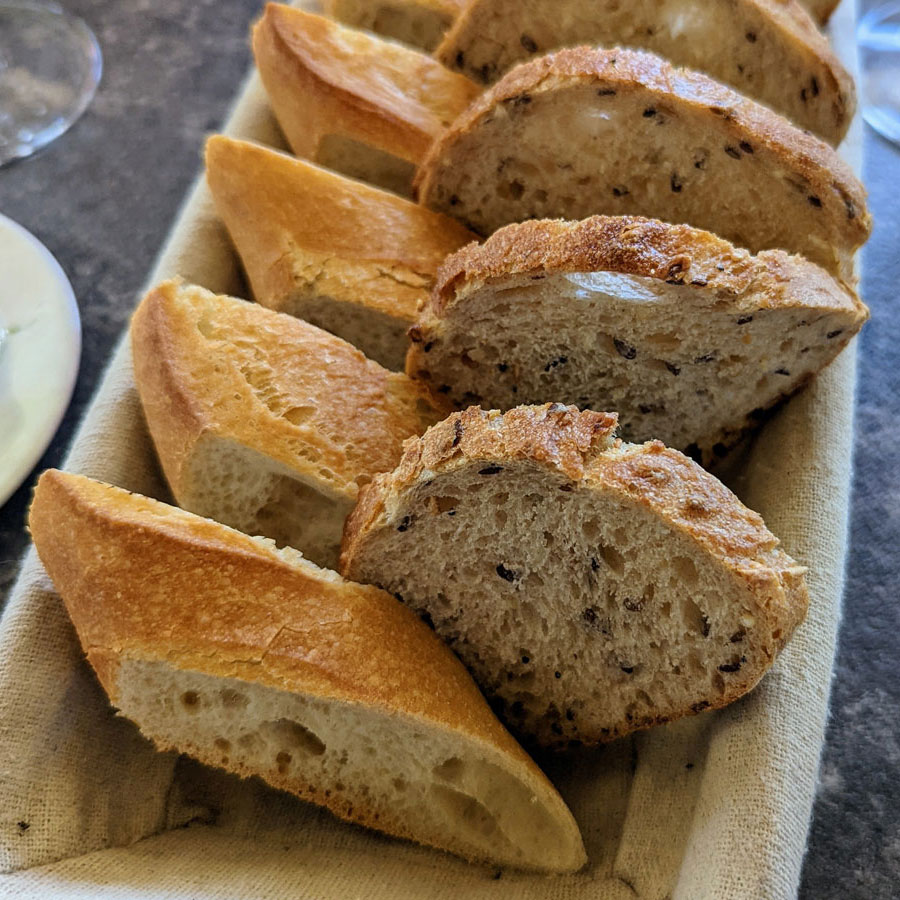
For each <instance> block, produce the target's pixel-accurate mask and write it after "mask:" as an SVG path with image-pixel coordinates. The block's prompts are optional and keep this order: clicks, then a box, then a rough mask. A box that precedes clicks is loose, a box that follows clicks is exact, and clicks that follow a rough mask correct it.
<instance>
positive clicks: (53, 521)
mask: <svg viewBox="0 0 900 900" xmlns="http://www.w3.org/2000/svg"><path fill="white" fill-rule="evenodd" d="M30 525H31V532H32V535H33V537H34V543H35V546H36V548H37V551H38V554H39V555H40V558H41V561H42V562H43V563H44V565H45V567H46V568H47V572H48V573H49V575H50V577H51V578H52V579H53V582H54V584H55V585H56V588H57V590H58V591H59V593H60V594H61V595H62V598H63V601H64V602H65V604H66V609H67V610H68V612H69V615H70V616H71V618H72V622H73V623H74V625H75V629H76V631H77V632H78V636H79V638H80V640H81V645H82V647H83V648H84V650H85V652H86V653H87V657H88V661H89V662H90V664H91V665H92V666H93V667H94V670H95V671H96V673H97V676H98V678H99V679H100V683H101V684H102V685H103V687H104V689H105V690H106V692H107V694H108V695H109V699H110V700H111V702H112V703H113V705H114V706H116V707H117V708H118V709H119V711H120V712H121V714H122V715H124V716H126V717H127V718H129V719H132V720H133V721H134V722H136V723H137V725H138V726H139V727H140V729H141V731H142V732H143V733H144V734H145V735H146V736H147V737H149V738H150V739H151V740H152V741H153V742H154V743H155V744H156V745H157V746H158V747H159V748H160V749H161V750H177V751H179V752H181V753H187V754H189V755H190V756H193V757H195V758H196V759H199V760H200V761H201V762H204V763H207V764H208V765H212V766H216V767H219V768H223V769H227V770H229V771H231V772H235V773H237V774H239V775H242V776H249V775H258V776H260V777H261V778H263V779H265V781H267V782H268V783H269V784H271V785H273V786H274V787H277V788H280V789H281V790H285V791H288V792H290V793H292V794H296V795H297V796H298V797H302V798H303V799H305V800H310V801H312V802H313V803H317V804H319V805H321V806H325V807H327V808H328V809H330V810H331V811H332V812H333V813H335V814H336V815H337V816H339V817H340V818H342V819H346V820H348V821H350V822H357V823H359V824H361V825H366V826H368V827H370V828H376V829H378V830H379V831H384V832H386V833H387V834H392V835H396V836H398V837H403V838H409V839H411V840H414V841H418V842H419V843H422V844H427V845H429V846H432V847H438V848H440V849H442V850H448V851H449V852H451V853H456V854H458V855H460V856H463V857H466V858H467V859H473V860H485V861H490V862H493V863H499V864H502V865H511V866H516V867H521V868H528V869H537V870H545V871H551V872H556V871H572V870H575V869H578V868H580V867H581V865H582V864H583V863H584V862H585V854H584V848H583V846H582V842H581V837H580V835H579V833H578V827H577V825H576V824H575V821H574V819H573V818H572V816H571V814H570V813H569V811H568V809H567V808H566V806H565V804H564V803H563V801H562V799H561V798H560V797H559V795H558V794H557V793H556V791H555V790H554V789H553V787H552V785H551V784H550V782H549V781H547V779H546V778H545V777H544V776H543V775H542V774H541V772H540V771H539V770H538V768H537V767H536V766H535V765H534V763H533V762H532V761H531V760H530V759H529V758H528V757H527V756H526V755H525V753H524V752H523V751H522V750H521V749H520V748H519V747H518V746H517V744H516V743H515V741H513V739H512V738H511V737H510V736H509V734H508V733H507V732H506V731H504V729H503V728H502V726H501V725H500V723H499V722H498V721H497V720H496V719H495V718H494V716H493V715H492V714H491V712H490V710H489V709H488V706H487V704H486V703H485V702H484V700H483V699H482V697H481V695H480V694H479V693H478V690H477V688H476V687H475V685H474V684H473V683H472V679H471V678H470V677H469V676H468V675H467V674H466V672H465V670H464V669H463V667H462V665H460V663H459V662H458V661H457V660H456V659H455V657H454V656H453V654H452V653H451V652H450V651H449V650H448V649H447V648H446V647H445V646H443V644H441V642H440V641H439V640H438V639H437V638H436V637H435V636H434V634H432V633H431V632H430V631H429V629H428V628H427V627H426V626H425V625H423V624H422V623H421V622H420V621H418V620H417V619H416V617H415V616H414V615H413V614H412V613H411V612H410V611H409V610H407V609H405V608H404V607H403V605H402V604H400V603H397V602H396V601H395V600H394V599H393V598H392V597H390V596H388V595H387V594H385V593H383V592H382V591H378V590H375V589H373V588H367V587H362V586H360V585H356V584H351V583H349V582H346V581H343V580H342V579H341V578H340V577H339V576H338V575H336V574H334V573H333V572H325V571H322V570H321V569H318V568H316V567H315V566H313V565H311V564H310V563H308V562H307V561H306V560H304V559H303V558H302V557H300V556H299V554H296V553H293V552H291V551H289V550H281V551H279V550H276V549H275V548H274V547H273V546H272V545H271V543H270V542H268V541H264V540H260V539H253V538H249V537H247V536H246V535H243V534H240V533H239V532H237V531H232V530H231V529H229V528H225V527H224V526H222V525H219V524H217V523H215V522H210V521H209V520H206V519H202V518H199V517H197V516H194V515H191V514H190V513H186V512H183V511H181V510H179V509H175V508H174V507H171V506H166V505H165V504H163V503H159V502H157V501H156V500H150V499H148V498H146V497H141V496H138V495H135V494H130V493H128V492H127V491H123V490H121V489H119V488H116V487H110V486H109V485H104V484H100V483H99V482H96V481H91V480H90V479H88V478H84V477H82V476H79V475H70V474H66V473H63V472H57V471H53V470H50V471H48V472H45V473H44V474H43V475H42V476H41V479H40V481H39V482H38V487H37V490H36V492H35V498H34V503H33V505H32V508H31V517H30Z"/></svg>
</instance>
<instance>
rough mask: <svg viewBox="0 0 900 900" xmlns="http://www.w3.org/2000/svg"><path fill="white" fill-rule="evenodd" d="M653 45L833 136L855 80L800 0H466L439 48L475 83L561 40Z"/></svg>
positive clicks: (846, 119)
mask: <svg viewBox="0 0 900 900" xmlns="http://www.w3.org/2000/svg"><path fill="white" fill-rule="evenodd" d="M576 44H593V45H599V46H604V47H615V46H623V47H634V48H638V49H644V50H650V51H652V52H653V53H658V54H659V55H660V56H663V57H665V58H666V59H668V60H669V61H670V62H672V63H674V64H676V65H679V66H689V67H690V68H693V69H696V70H697V71H700V72H704V73H705V74H707V75H709V76H710V77H712V78H715V79H716V80H717V81H720V82H722V83H723V84H728V85H731V87H733V88H734V89H735V90H737V91H739V92H740V93H742V94H744V95H746V96H747V97H750V98H752V99H754V100H757V101H759V102H760V103H763V104H765V105H766V106H768V107H770V108H771V109H774V110H775V111H776V112H779V113H781V114H782V115H784V116H787V117H788V118H789V119H791V120H792V121H794V122H796V123H797V125H799V126H800V127H801V128H808V129H809V130H810V131H812V132H814V133H815V134H818V135H819V136H820V137H822V138H824V139H825V140H827V141H828V142H830V143H832V144H837V143H839V142H840V140H841V138H843V136H844V134H845V133H846V131H847V128H848V126H849V125H850V121H851V119H852V118H853V111H854V108H855V105H856V103H855V92H854V86H853V79H852V78H851V76H850V74H849V73H848V72H847V70H846V69H845V68H844V67H843V66H842V65H841V62H840V60H839V59H838V58H837V56H835V54H834V52H833V51H832V49H831V46H830V45H829V43H828V40H827V38H826V37H825V35H823V34H822V32H821V31H819V29H818V28H817V27H816V25H815V23H814V22H813V21H812V19H811V18H810V17H809V14H808V13H807V12H806V10H805V9H803V7H802V6H800V4H799V3H797V2H796V0H703V2H702V3H701V4H695V3H685V2H684V0H650V2H641V3H621V2H620V0H589V2H585V0H557V2H555V3H547V2H546V0H472V2H471V3H469V5H468V6H467V7H466V8H465V10H464V11H463V13H462V14H461V15H460V17H459V18H458V19H457V21H456V24H455V25H454V26H453V28H452V29H451V31H450V32H449V34H448V35H447V37H446V39H445V40H444V42H443V43H442V44H441V46H440V48H439V49H438V51H437V57H438V58H439V59H440V60H441V61H442V62H443V63H444V64H445V65H447V66H450V67H452V68H455V69H458V70H459V71H461V72H464V73H465V74H466V75H468V76H469V77H470V78H473V79H476V80H477V81H480V82H481V83H483V84H484V83H492V82H494V81H496V80H497V79H498V78H499V77H500V76H501V75H503V74H504V73H505V72H506V71H508V70H509V69H510V67H511V66H513V65H514V64H515V63H517V62H521V61H522V60H525V59H529V58H531V57H534V56H538V55H543V54H544V53H547V52H548V51H550V50H556V49H557V48H559V47H566V46H572V45H576Z"/></svg>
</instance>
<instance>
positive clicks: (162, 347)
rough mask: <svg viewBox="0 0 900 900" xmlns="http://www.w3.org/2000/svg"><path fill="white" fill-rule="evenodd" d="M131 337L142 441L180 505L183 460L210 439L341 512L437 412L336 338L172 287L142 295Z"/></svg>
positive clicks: (421, 391) (420, 393)
mask: <svg viewBox="0 0 900 900" xmlns="http://www.w3.org/2000/svg"><path fill="white" fill-rule="evenodd" d="M131 337H132V348H133V356H134V369H135V381H136V383H137V388H138V392H139V394H140V397H141V401H142V403H143V406H144V412H145V415H146V417H147V423H148V425H149V428H150V433H151V435H152V437H153V441H154V444H155V445H156V448H157V452H158V454H159V457H160V461H161V463H162V466H163V471H164V472H165V474H166V478H167V479H168V481H169V484H170V485H171V487H172V491H173V493H174V495H175V497H176V498H177V499H179V500H180V501H181V502H184V498H186V497H187V496H188V495H189V493H190V491H191V489H192V486H191V485H190V484H189V483H188V482H187V479H186V471H187V470H188V468H189V463H190V460H191V457H192V455H193V454H194V453H195V452H196V451H197V449H198V446H199V444H200V443H201V442H202V441H203V440H205V439H208V438H210V437H219V438H226V439H228V440H231V441H235V442H237V443H238V444H240V445H242V446H245V447H250V448H253V449H255V450H258V451H259V452H260V453H262V454H264V455H265V456H267V457H269V458H271V459H273V460H275V461H276V462H277V463H280V464H281V465H283V466H285V467H286V468H287V469H289V470H290V471H292V472H293V473H295V475H296V476H297V477H298V478H300V479H302V480H304V481H306V482H310V483H313V484H315V485H317V486H319V487H320V488H322V489H323V490H326V491H331V492H334V493H338V494H341V495H343V496H345V497H347V498H348V499H349V500H350V501H352V500H353V499H354V498H355V496H356V492H357V486H358V484H359V483H360V482H362V481H366V480H368V479H369V478H371V477H372V476H373V475H374V474H376V473H377V472H383V471H386V470H388V469H390V468H392V467H393V466H394V465H395V464H396V462H397V460H398V459H399V458H400V453H401V447H402V442H403V441H404V440H405V439H406V438H407V437H409V436H410V435H412V434H420V433H421V432H422V431H423V430H424V429H425V428H426V427H427V426H428V425H430V424H432V423H433V422H435V421H437V420H438V419H439V418H441V416H442V415H445V414H446V411H447V407H446V405H445V404H444V403H443V401H441V400H438V399H435V398H434V397H432V396H431V394H430V393H429V392H428V390H427V388H425V387H422V386H419V385H417V384H416V383H415V382H413V381H411V380H410V379H408V378H407V377H406V376H405V375H400V374H397V373H393V372H388V371H387V370H386V369H383V368H382V367H381V366H379V365H378V364H377V363H374V362H372V361H370V360H367V359H366V358H365V357H364V356H363V354H362V353H360V352H359V351H358V350H356V349H355V348H354V347H352V346H350V345H349V344H348V343H346V342H345V341H342V340H341V339H340V338H337V337H334V336H333V335H331V334H328V333H327V332H325V331H321V330H320V329H318V328H316V327H314V326H312V325H309V324H308V323H306V322H303V321H301V320H300V319H294V318H292V317H290V316H284V315H281V314H279V313H274V312H271V311H270V310H267V309H265V308H264V307H262V306H259V305H258V304H255V303H247V302H245V301H243V300H236V299H234V298H232V297H224V296H216V295H214V294H212V293H210V292H209V291H206V290H204V289H202V288H198V287H195V286H192V285H183V284H181V283H179V282H177V281H168V282H164V283H163V284H161V285H159V286H157V287H156V288H154V289H153V290H151V291H150V292H149V293H148V294H147V296H146V297H145V298H144V300H143V301H142V302H141V304H140V306H139V307H138V309H137V311H136V312H135V314H134V318H133V320H132V328H131ZM325 360H327V365H325V364H323V361H325ZM323 471H326V472H328V473H329V474H328V475H324V474H323Z"/></svg>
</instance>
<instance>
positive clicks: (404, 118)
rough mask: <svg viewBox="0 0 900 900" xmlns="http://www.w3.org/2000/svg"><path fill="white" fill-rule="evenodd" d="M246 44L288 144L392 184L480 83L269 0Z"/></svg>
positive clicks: (404, 176) (409, 174)
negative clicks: (250, 46) (251, 40)
mask: <svg viewBox="0 0 900 900" xmlns="http://www.w3.org/2000/svg"><path fill="white" fill-rule="evenodd" d="M253 54H254V56H255V58H256V65H257V68H258V69H259V74H260V77H261V78H262V81H263V84H264V85H265V88H266V93H267V94H268V95H269V101H270V103H271V105H272V109H273V111H274V112H275V116H276V117H277V119H278V122H279V124H280V125H281V128H282V130H283V131H284V133H285V136H286V137H287V139H288V143H289V144H290V145H291V148H292V149H293V151H294V153H296V154H297V155H298V156H302V157H304V158H305V159H310V160H313V161H314V162H317V163H319V164H321V165H323V166H326V167H328V168H330V169H334V170H336V171H339V172H342V173H344V174H345V175H350V176H352V177H354V178H361V179H363V180H364V181H368V182H371V183H373V184H377V185H379V186H381V187H385V188H388V189H389V190H392V191H396V192H397V193H401V194H409V193H410V192H411V190H412V179H413V175H414V174H415V167H416V165H418V163H419V162H421V160H422V157H423V156H424V155H425V153H426V151H427V150H428V148H429V147H430V146H431V144H432V142H433V141H434V140H435V139H436V138H437V137H438V136H439V135H440V134H442V133H443V131H444V129H445V128H446V127H447V126H448V125H449V124H450V123H451V122H452V121H453V120H454V119H455V118H456V117H457V116H458V115H459V114H460V113H461V112H462V111H463V110H464V109H465V108H466V107H467V106H468V105H469V103H470V102H471V101H472V100H473V99H474V97H475V96H476V95H477V94H478V93H480V89H479V87H478V86H477V85H476V84H474V83H473V82H471V81H470V80H469V79H468V78H464V77H463V76H461V75H457V74H456V73H455V72H451V71H449V70H448V69H446V68H444V67H443V66H442V65H441V64H440V63H438V62H436V61H435V60H433V59H432V58H431V57H430V56H426V55H425V54H424V53H420V52H418V51H416V50H413V49H411V48H409V47H403V46H400V45H399V44H395V43H393V42H391V41H386V40H382V39H381V38H378V37H375V36H374V35H371V34H366V33H365V32H362V31H355V30H354V29H352V28H345V27H344V26H342V25H339V24H338V23H337V22H334V21H332V20H331V19H326V18H324V17H322V16H316V15H313V14H312V13H308V12H303V10H300V9H294V8H292V7H290V6H284V5H282V4H278V3H269V4H268V5H267V6H266V9H265V13H264V14H263V16H262V18H261V19H260V20H259V22H258V23H257V24H256V26H255V27H254V29H253Z"/></svg>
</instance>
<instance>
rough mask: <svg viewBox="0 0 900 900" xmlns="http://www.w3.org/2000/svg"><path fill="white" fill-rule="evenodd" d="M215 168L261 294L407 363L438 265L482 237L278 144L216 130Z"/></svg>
mask: <svg viewBox="0 0 900 900" xmlns="http://www.w3.org/2000/svg"><path fill="white" fill-rule="evenodd" d="M206 175H207V180H208V182H209V186H210V188H211V190H212V193H213V197H214V199H215V202H216V207H217V209H218V211H219V214H220V215H221V216H222V218H223V219H224V221H225V225H226V226H227V228H228V231H229V232H230V234H231V237H232V240H233V241H234V243H235V245H236V247H237V250H238V253H239V254H240V256H241V259H242V261H243V263H244V268H245V269H246V270H247V274H248V276H249V279H250V283H251V285H252V288H253V294H254V296H255V297H256V299H257V300H258V301H259V302H260V303H262V304H263V305H264V306H267V307H269V308H270V309H274V310H277V311H279V312H284V313H289V314H290V315H294V316H299V317H301V318H303V319H306V320H307V321H308V322H311V323H312V324H313V325H318V326H319V327H320V328H324V329H325V330H326V331H331V332H332V333H334V334H337V335H338V336H339V337H342V338H344V340H346V341H349V342H350V343H351V344H354V345H355V346H357V347H359V348H360V350H362V351H363V353H365V354H366V356H368V357H369V358H370V359H374V360H376V361H377V362H379V363H381V364H382V365H383V366H386V367H387V368H389V369H394V370H397V369H402V368H403V359H404V357H405V355H406V350H407V347H408V346H409V342H408V341H407V338H406V331H407V329H408V328H409V327H410V325H412V324H413V322H415V318H416V309H417V307H418V305H419V304H420V303H422V302H424V301H425V299H426V298H427V296H428V291H429V290H430V288H431V285H432V283H433V281H434V274H435V272H436V271H437V268H438V266H439V265H440V264H441V263H442V262H443V260H444V259H445V258H446V256H447V255H448V254H449V253H452V252H453V251H454V250H457V249H458V248H459V247H461V246H463V244H466V243H468V242H469V241H471V240H472V239H473V237H474V235H472V233H471V232H469V231H466V229H465V228H462V227H461V226H460V225H459V224H458V223H457V222H455V221H454V220H453V219H450V218H447V217H446V216H442V215H438V214H436V213H433V212H431V211H429V210H427V209H424V208H423V207H421V206H419V205H418V204H416V203H411V202H410V201H408V200H403V199H402V198H400V197H396V196H394V195H393V194H389V193H387V192H386V191H380V190H378V189H376V188H373V187H370V186H369V185H365V184H361V183H360V182H358V181H352V180H350V179H349V178H342V177H341V176H339V175H335V174H334V173H333V172H328V171H326V170H325V169H320V168H318V167H317V166H314V165H311V164H310V163H307V162H304V161H303V160H298V159H293V158H292V157H290V156H286V155H285V154H282V153H277V152H276V151H274V150H270V149H267V148H265V147H260V146H258V145H256V144H250V143H247V142H245V141H235V140H232V139H230V138H226V137H220V136H216V137H213V138H211V139H210V140H209V142H208V143H207V145H206Z"/></svg>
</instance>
